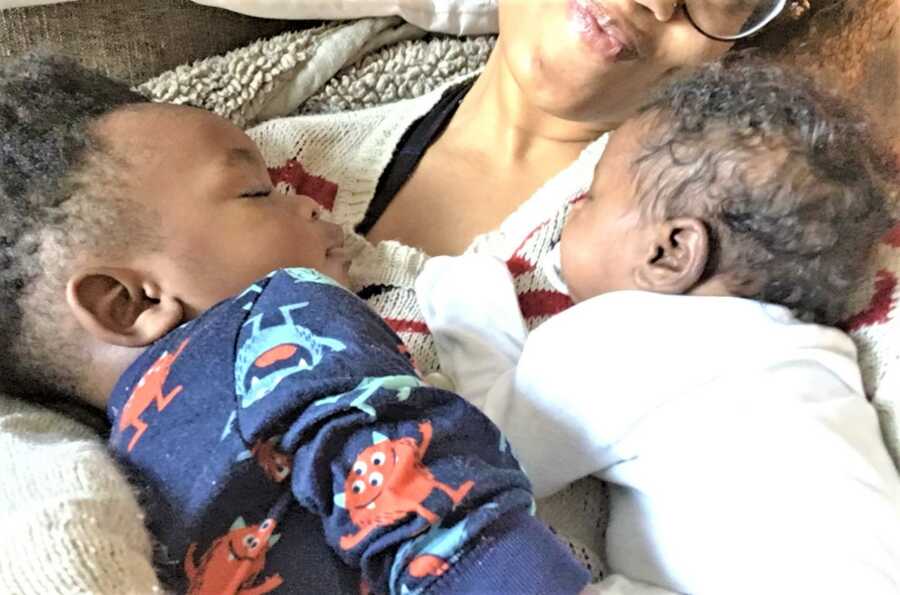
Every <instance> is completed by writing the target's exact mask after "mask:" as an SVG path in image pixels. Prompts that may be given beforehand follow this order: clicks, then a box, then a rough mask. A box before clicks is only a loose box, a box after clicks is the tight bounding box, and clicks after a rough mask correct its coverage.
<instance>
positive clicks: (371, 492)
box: [334, 421, 475, 550]
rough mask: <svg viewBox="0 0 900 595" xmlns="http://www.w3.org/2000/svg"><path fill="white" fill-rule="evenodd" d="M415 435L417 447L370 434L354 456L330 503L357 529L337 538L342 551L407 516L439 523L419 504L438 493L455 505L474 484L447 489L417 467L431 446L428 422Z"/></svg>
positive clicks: (409, 440) (408, 440) (406, 440)
mask: <svg viewBox="0 0 900 595" xmlns="http://www.w3.org/2000/svg"><path fill="white" fill-rule="evenodd" d="M419 432H420V433H421V434H422V441H421V443H419V444H416V441H415V440H413V439H412V438H398V439H397V440H389V439H388V438H387V437H386V436H383V435H381V434H378V433H377V432H376V433H374V434H373V435H372V439H373V440H372V441H373V444H372V446H370V447H368V448H366V449H365V450H364V451H362V452H361V453H360V454H359V456H358V457H357V458H356V461H355V462H354V463H353V468H352V469H351V470H350V473H349V474H348V475H347V479H346V480H345V482H344V490H345V492H344V493H343V494H337V495H335V497H334V502H335V504H336V505H337V506H340V507H341V508H346V509H347V512H348V514H349V515H350V520H351V521H353V524H354V525H356V526H357V527H358V528H359V531H357V532H356V533H354V534H352V535H344V536H343V537H341V541H340V545H341V548H342V549H345V550H349V549H351V548H353V547H356V545H358V544H359V542H361V541H362V540H363V539H365V538H366V536H367V535H369V533H371V532H372V531H373V530H375V529H376V528H378V527H385V526H389V525H392V524H393V523H395V522H397V521H399V520H400V519H402V518H403V517H405V516H406V515H408V514H410V513H413V514H417V515H419V516H421V517H422V518H424V519H425V520H426V521H428V522H429V523H431V524H434V523H436V522H438V520H440V519H439V518H438V516H437V515H436V514H434V513H433V512H431V511H430V510H428V509H427V508H425V507H424V506H422V503H423V502H424V501H425V499H426V498H428V496H429V495H430V494H431V491H432V490H434V489H438V490H440V491H442V492H444V493H445V494H447V496H449V497H450V500H452V501H453V505H454V506H456V505H458V504H459V503H460V502H461V501H462V499H463V498H465V496H466V494H468V493H469V490H471V489H472V486H474V485H475V482H473V481H467V482H465V483H463V484H462V485H461V486H459V488H457V489H453V488H451V487H450V486H448V485H447V484H444V483H441V482H439V481H438V480H436V479H435V478H434V475H432V474H431V471H430V470H429V469H428V467H426V466H425V465H424V464H422V458H423V457H424V456H425V452H426V451H427V450H428V445H429V444H430V443H431V434H432V428H431V422H428V421H426V422H422V423H420V424H419Z"/></svg>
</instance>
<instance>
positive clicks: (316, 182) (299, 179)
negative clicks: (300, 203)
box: [269, 159, 338, 211]
mask: <svg viewBox="0 0 900 595" xmlns="http://www.w3.org/2000/svg"><path fill="white" fill-rule="evenodd" d="M269 178H271V180H272V183H273V184H278V183H279V182H284V183H285V184H287V185H288V186H290V187H291V188H293V189H294V192H295V193H297V194H302V195H304V196H308V197H310V198H311V199H313V200H314V201H316V202H317V203H319V205H320V206H321V207H322V208H323V209H325V210H328V211H330V210H332V209H333V208H334V198H335V196H337V191H338V186H337V184H335V183H334V182H332V181H330V180H326V179H325V178H323V177H321V176H314V175H312V174H311V173H309V172H307V171H306V170H305V169H304V168H303V165H301V164H300V162H299V161H297V160H296V159H288V161H287V163H285V164H284V165H280V166H278V167H270V168H269Z"/></svg>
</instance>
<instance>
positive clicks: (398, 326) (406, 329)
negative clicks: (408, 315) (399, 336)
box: [384, 318, 431, 335]
mask: <svg viewBox="0 0 900 595" xmlns="http://www.w3.org/2000/svg"><path fill="white" fill-rule="evenodd" d="M384 322H385V323H387V325H388V326H389V327H391V330H392V331H394V332H395V333H422V334H424V335H427V334H428V333H430V332H431V331H429V330H428V325H427V324H425V323H424V322H419V321H418V320H402V319H399V318H385V319H384Z"/></svg>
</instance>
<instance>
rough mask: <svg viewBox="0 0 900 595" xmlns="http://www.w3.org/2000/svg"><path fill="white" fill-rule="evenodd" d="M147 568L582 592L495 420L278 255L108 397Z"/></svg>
mask: <svg viewBox="0 0 900 595" xmlns="http://www.w3.org/2000/svg"><path fill="white" fill-rule="evenodd" d="M108 413H109V417H110V420H111V421H112V424H113V431H112V435H111V438H110V446H111V449H112V450H113V453H114V454H115V455H116V456H117V458H118V459H119V460H120V461H121V462H122V463H123V465H124V466H125V468H126V469H127V470H128V471H129V472H130V474H131V477H132V479H133V481H134V482H135V483H136V484H137V485H138V486H139V489H140V491H139V493H140V495H141V498H142V504H143V505H144V507H145V509H146V510H147V512H148V523H149V526H150V529H151V530H152V531H153V532H154V534H155V536H156V537H157V539H158V541H159V544H160V545H159V548H158V549H159V551H158V562H159V568H160V572H161V574H162V576H163V578H164V580H166V581H167V582H168V583H169V584H170V585H172V586H173V588H175V589H177V590H179V591H180V592H187V593H192V594H196V595H200V594H203V595H213V594H215V595H221V594H225V593H235V594H241V595H263V594H265V593H297V592H302V593H328V594H334V593H354V594H355V593H398V594H402V593H421V592H429V593H431V592H435V593H479V594H481V593H485V594H487V593H504V594H506V593H515V594H519V593H523V594H524V593H534V594H538V593H551V594H557V593H559V594H563V593H577V592H579V591H580V590H581V588H582V587H583V586H584V585H585V584H586V582H587V580H588V575H587V573H586V571H585V570H584V569H583V568H581V566H580V565H579V564H578V563H577V562H576V561H575V560H574V559H573V558H572V557H571V556H570V555H569V553H568V551H567V550H566V548H564V547H563V546H562V545H561V544H560V543H559V542H558V541H557V540H556V538H555V537H554V536H553V535H552V534H551V533H550V532H549V531H548V530H547V529H546V528H544V526H543V525H541V523H540V522H539V521H537V520H536V519H534V518H533V517H532V516H531V514H530V511H531V507H532V506H533V500H532V496H531V491H530V484H529V482H528V479H527V478H526V477H525V475H524V473H523V472H522V471H521V469H520V467H519V465H518V463H517V462H516V460H515V459H514V458H513V456H512V454H511V453H510V451H509V448H508V446H507V445H506V441H505V440H504V439H503V437H502V436H501V435H500V433H499V432H498V430H497V429H496V428H495V427H494V426H493V425H492V424H491V423H490V422H489V421H488V420H487V418H485V417H484V416H483V415H482V414H481V413H479V412H478V411H477V410H476V409H475V408H473V407H472V406H470V405H469V404H467V403H466V402H465V401H464V400H463V399H461V398H460V397H459V396H457V395H455V394H453V393H450V392H447V391H444V390H440V389H437V388H433V387H430V386H428V385H426V384H424V383H423V382H422V380H421V378H420V377H419V375H418V374H417V372H416V370H415V368H414V367H413V365H412V364H411V362H410V360H409V358H408V357H407V356H406V355H405V349H404V347H403V345H402V344H401V341H400V339H399V338H398V337H397V336H396V335H395V334H394V333H393V332H392V331H391V330H390V329H389V328H388V327H387V326H386V325H385V324H384V322H383V321H382V320H381V319H380V318H379V317H378V316H377V315H376V314H375V313H374V312H372V311H371V310H370V309H369V307H368V306H367V305H366V304H365V302H363V301H362V300H360V299H359V298H357V297H356V296H355V295H353V294H352V293H350V292H348V291H347V290H345V289H344V288H342V287H340V286H338V285H336V284H335V283H334V282H332V281H331V280H330V279H328V278H326V277H324V276H322V275H320V274H319V273H317V272H315V271H312V270H309V269H285V270H280V271H275V272H273V273H272V274H270V275H269V276H268V277H267V278H265V279H263V280H261V281H259V282H258V283H256V284H254V285H253V286H251V287H250V288H248V289H247V290H246V291H245V292H243V293H242V294H241V295H239V296H237V297H235V298H233V299H229V300H226V301H224V302H222V303H220V304H218V305H217V306H215V307H213V308H211V309H210V310H209V311H207V312H205V313H204V314H203V315H202V316H200V317H199V318H197V319H195V320H193V321H190V322H188V323H186V324H184V325H182V326H181V327H179V328H178V329H176V330H174V331H173V332H171V333H170V334H168V335H167V336H166V337H164V338H163V339H162V340H160V341H158V342H157V343H155V344H154V345H152V346H151V347H150V348H148V349H147V351H146V352H145V353H144V354H142V355H141V357H140V358H139V359H138V360H137V361H136V362H135V363H134V364H133V365H132V366H131V367H130V368H129V369H128V370H127V371H126V373H125V374H123V376H122V377H121V378H120V379H119V382H118V384H117V386H116V388H115V390H114V392H113V394H112V396H111V398H110V401H109V406H108Z"/></svg>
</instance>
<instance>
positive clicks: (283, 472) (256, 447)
mask: <svg viewBox="0 0 900 595" xmlns="http://www.w3.org/2000/svg"><path fill="white" fill-rule="evenodd" d="M279 438H280V436H272V437H271V438H269V439H268V440H257V441H256V442H255V443H254V444H253V447H252V448H251V449H250V450H249V451H244V453H243V454H241V455H240V456H238V458H237V460H238V461H243V460H246V459H249V458H250V457H253V458H254V459H256V462H257V463H258V464H259V466H260V467H261V468H262V470H263V472H264V473H265V474H266V476H267V477H268V478H269V479H271V480H272V481H274V482H275V483H281V482H282V481H284V480H285V479H287V477H288V475H290V474H291V466H292V465H293V464H294V459H293V457H291V456H290V455H286V454H284V453H283V452H279V451H278V450H276V449H275V445H276V444H278V439H279Z"/></svg>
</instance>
